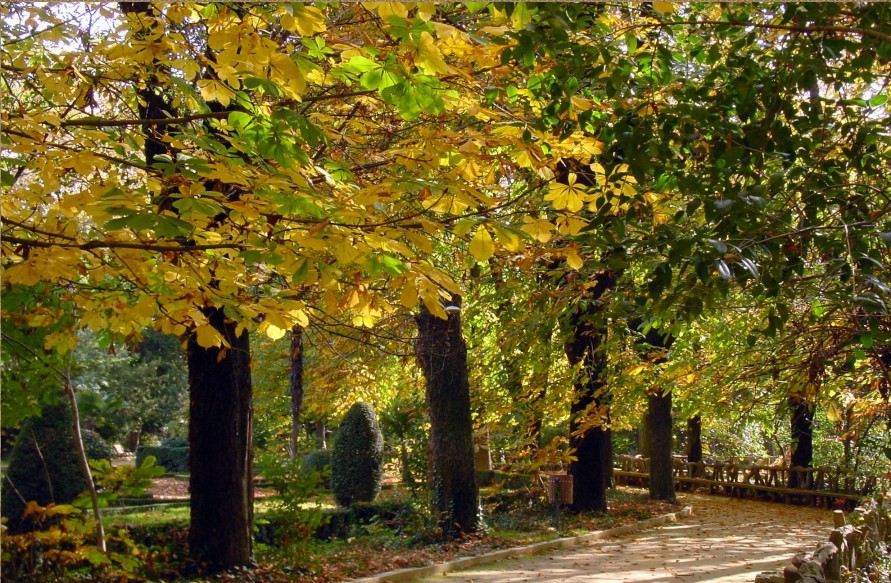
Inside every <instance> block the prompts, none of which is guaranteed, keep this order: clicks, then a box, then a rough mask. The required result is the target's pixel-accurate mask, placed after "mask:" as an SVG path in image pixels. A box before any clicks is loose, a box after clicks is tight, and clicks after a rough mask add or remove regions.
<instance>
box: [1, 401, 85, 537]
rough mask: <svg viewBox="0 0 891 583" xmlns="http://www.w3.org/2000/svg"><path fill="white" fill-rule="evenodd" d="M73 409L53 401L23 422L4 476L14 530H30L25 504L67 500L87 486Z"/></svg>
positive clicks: (10, 524)
mask: <svg viewBox="0 0 891 583" xmlns="http://www.w3.org/2000/svg"><path fill="white" fill-rule="evenodd" d="M71 427H72V418H71V409H70V408H69V407H68V406H67V405H53V406H50V407H46V408H44V409H43V413H42V414H41V415H40V416H39V417H32V418H30V419H28V420H26V421H25V422H24V423H23V424H22V430H21V431H20V432H19V435H18V437H16V441H15V445H14V446H13V448H12V452H11V453H10V455H9V468H8V469H7V471H6V477H5V478H4V480H3V488H2V490H3V493H2V498H3V506H2V508H3V516H5V517H7V518H8V519H9V522H8V524H7V527H8V528H9V532H10V533H11V534H16V533H19V532H23V531H26V530H29V528H30V521H24V520H22V513H23V512H24V510H25V504H26V503H27V502H30V501H31V500H34V501H36V502H37V503H38V504H40V505H41V506H46V505H47V504H49V503H50V502H55V503H56V504H67V503H69V502H71V501H73V500H74V499H75V498H77V496H78V495H79V494H80V493H81V492H83V491H84V490H86V489H87V481H86V479H85V478H84V475H83V471H82V470H81V466H80V462H79V460H78V457H77V450H76V449H75V442H74V433H73V431H72V429H71Z"/></svg>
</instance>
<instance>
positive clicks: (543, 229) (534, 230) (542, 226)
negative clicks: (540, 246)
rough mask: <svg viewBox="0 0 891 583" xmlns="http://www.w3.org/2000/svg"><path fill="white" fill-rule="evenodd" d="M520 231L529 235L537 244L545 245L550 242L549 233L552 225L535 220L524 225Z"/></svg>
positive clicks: (544, 221) (549, 222) (552, 228)
mask: <svg viewBox="0 0 891 583" xmlns="http://www.w3.org/2000/svg"><path fill="white" fill-rule="evenodd" d="M520 229H522V230H523V231H524V232H526V233H529V235H531V236H532V238H533V239H535V240H536V241H538V242H539V243H547V242H548V241H550V240H551V231H553V230H554V224H553V223H552V222H551V221H548V220H545V219H537V220H533V221H531V222H529V223H526V224H524V225H523V226H522V227H520Z"/></svg>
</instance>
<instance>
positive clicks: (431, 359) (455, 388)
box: [415, 297, 480, 535]
mask: <svg viewBox="0 0 891 583" xmlns="http://www.w3.org/2000/svg"><path fill="white" fill-rule="evenodd" d="M460 305H461V302H460V298H457V297H454V298H453V299H452V301H451V302H450V303H449V305H448V306H446V309H447V312H448V318H447V319H445V320H443V319H440V318H437V317H436V316H434V315H433V314H431V313H430V312H429V311H428V310H427V309H426V307H423V306H422V308H421V313H420V314H419V315H418V316H417V318H416V320H417V324H418V340H417V343H416V345H415V354H416V356H417V359H418V365H419V366H420V368H421V371H422V372H423V373H424V378H425V380H426V384H427V405H428V407H429V409H430V451H431V462H432V463H431V466H432V468H431V469H432V480H433V509H434V512H436V514H437V516H438V517H439V523H440V526H441V528H442V530H443V533H444V534H446V535H460V534H462V533H472V532H475V531H477V530H478V528H479V526H480V516H479V489H478V487H477V483H476V472H475V471H474V453H473V424H472V421H471V416H470V384H469V382H468V378H467V346H466V344H465V343H464V338H463V336H462V334H461V316H460Z"/></svg>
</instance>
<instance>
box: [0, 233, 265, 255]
mask: <svg viewBox="0 0 891 583" xmlns="http://www.w3.org/2000/svg"><path fill="white" fill-rule="evenodd" d="M3 242H5V243H15V244H18V245H26V246H28V247H42V248H49V247H64V248H66V249H82V250H84V251H89V250H90V249H138V250H140V251H159V252H162V253H163V252H171V253H188V252H190V251H209V250H211V249H247V248H248V247H247V245H239V244H237V243H222V244H219V245H155V244H152V243H128V242H126V241H100V240H93V241H86V242H84V243H69V242H63V243H59V242H53V241H38V240H34V239H22V238H21V237H10V236H4V237H3Z"/></svg>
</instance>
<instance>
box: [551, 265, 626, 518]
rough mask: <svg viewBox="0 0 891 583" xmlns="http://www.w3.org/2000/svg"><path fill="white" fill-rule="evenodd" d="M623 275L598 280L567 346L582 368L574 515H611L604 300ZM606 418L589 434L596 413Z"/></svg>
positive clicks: (575, 419) (574, 414)
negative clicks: (589, 417) (584, 513)
mask: <svg viewBox="0 0 891 583" xmlns="http://www.w3.org/2000/svg"><path fill="white" fill-rule="evenodd" d="M617 280H618V273H616V272H612V271H607V272H603V273H600V274H598V275H597V278H596V285H595V286H594V287H593V288H591V290H590V291H589V295H588V298H586V301H585V302H584V303H583V304H581V305H580V306H579V307H578V308H577V309H576V311H575V312H574V313H573V314H572V316H571V317H570V337H569V339H568V340H567V342H566V345H565V346H564V349H565V351H566V357H567V359H568V360H569V364H570V366H572V367H580V371H579V373H578V376H577V377H576V382H575V398H574V399H573V402H572V406H571V407H570V421H569V435H570V437H569V448H570V451H572V452H573V455H574V456H575V458H576V459H575V460H574V461H573V462H571V463H570V464H569V474H570V475H571V476H572V477H573V498H574V499H573V504H572V507H573V510H575V511H577V512H589V511H593V512H606V510H607V504H606V490H607V487H608V486H609V482H610V475H611V473H612V472H611V468H612V456H611V452H612V443H611V442H612V433H611V432H610V430H609V424H608V421H609V399H608V393H607V387H606V383H605V382H604V377H605V374H606V355H605V353H604V351H603V350H602V345H603V341H604V340H605V338H606V334H607V328H606V322H605V321H604V319H603V318H602V311H603V310H602V305H601V303H600V302H599V300H600V299H601V298H602V297H603V295H604V294H605V293H606V292H607V291H608V290H609V289H611V288H613V287H615V285H616V281H617ZM592 412H593V413H594V414H597V415H601V417H602V419H601V425H600V426H599V427H593V428H589V429H588V430H584V429H583V428H584V426H585V425H587V424H588V419H587V418H586V417H587V416H588V415H590V414H591V413H592Z"/></svg>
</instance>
